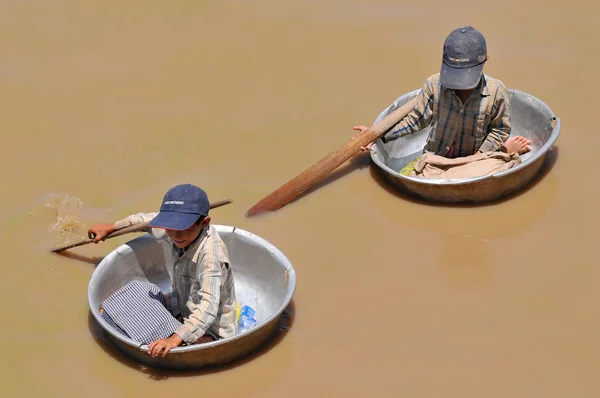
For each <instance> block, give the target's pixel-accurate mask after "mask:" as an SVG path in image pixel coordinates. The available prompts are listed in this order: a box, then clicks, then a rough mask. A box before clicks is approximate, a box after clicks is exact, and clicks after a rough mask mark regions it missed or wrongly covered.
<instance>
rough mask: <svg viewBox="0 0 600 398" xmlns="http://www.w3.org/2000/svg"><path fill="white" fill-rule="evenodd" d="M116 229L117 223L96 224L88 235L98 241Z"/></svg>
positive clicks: (95, 241)
mask: <svg viewBox="0 0 600 398" xmlns="http://www.w3.org/2000/svg"><path fill="white" fill-rule="evenodd" d="M116 230H117V228H115V224H95V225H93V226H92V228H90V229H89V230H88V237H89V238H90V239H94V243H98V242H100V241H101V240H104V238H106V236H108V235H110V234H112V233H113V232H115V231H116Z"/></svg>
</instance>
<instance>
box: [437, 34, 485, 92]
mask: <svg viewBox="0 0 600 398" xmlns="http://www.w3.org/2000/svg"><path fill="white" fill-rule="evenodd" d="M486 58H487V44H486V42H485V37H483V35H482V34H481V32H479V31H478V30H476V29H475V28H473V27H472V26H465V27H464V28H458V29H454V30H453V31H452V32H450V34H449V35H448V37H446V41H444V55H443V57H442V69H441V71H440V83H441V85H442V86H444V87H447V88H452V89H457V90H469V89H472V88H475V87H476V86H477V84H478V83H479V80H480V79H481V75H482V74H483V64H484V63H485V60H486Z"/></svg>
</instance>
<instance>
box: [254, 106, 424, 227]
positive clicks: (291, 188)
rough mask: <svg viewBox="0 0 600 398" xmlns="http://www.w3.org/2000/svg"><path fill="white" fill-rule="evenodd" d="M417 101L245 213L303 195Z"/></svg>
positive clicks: (265, 209) (268, 208)
mask: <svg viewBox="0 0 600 398" xmlns="http://www.w3.org/2000/svg"><path fill="white" fill-rule="evenodd" d="M416 101H417V99H416V98H413V99H412V100H411V101H409V102H407V103H406V104H404V105H403V106H401V107H400V108H398V109H396V110H395V111H393V112H392V113H390V114H389V115H388V116H386V117H385V118H383V119H382V120H380V121H379V122H378V123H376V124H375V125H373V126H372V127H371V128H369V129H367V130H365V131H364V132H363V133H361V134H358V135H357V136H356V137H354V138H353V139H352V140H351V141H350V142H348V143H347V144H345V145H343V146H341V147H340V148H339V149H338V150H337V151H334V152H331V153H330V154H329V155H327V156H326V157H325V158H323V159H321V160H320V161H318V162H317V163H315V164H313V165H312V166H311V167H309V168H308V169H306V170H305V171H304V172H302V173H301V174H300V175H298V176H296V177H295V178H293V179H292V180H290V181H289V182H287V183H286V184H285V185H283V186H281V187H280V188H278V189H277V190H275V191H273V192H272V193H271V194H270V195H268V196H267V197H265V198H264V199H262V200H261V201H260V202H258V203H256V204H255V205H254V206H252V207H251V208H250V209H249V210H248V212H247V213H246V216H247V217H251V216H255V215H258V214H261V213H264V212H268V211H275V210H277V209H280V208H281V207H283V206H285V205H286V204H288V203H289V202H290V201H292V200H293V199H295V198H296V197H298V196H299V195H300V194H302V192H304V191H306V190H307V189H308V188H310V187H311V186H313V185H314V184H316V183H317V182H319V181H321V180H322V179H323V178H325V177H327V175H329V174H330V173H331V172H332V171H333V170H335V169H336V168H337V167H338V166H340V165H341V164H342V163H344V162H345V161H347V160H348V159H350V158H351V157H352V156H354V155H355V154H356V153H357V152H358V151H359V150H360V148H361V147H363V146H366V145H368V144H369V143H371V142H373V141H375V140H376V139H378V138H379V137H381V136H382V135H383V134H384V133H385V132H386V131H388V130H389V129H390V128H391V127H392V126H394V125H395V124H397V123H398V122H399V121H400V120H402V119H403V118H404V117H405V116H406V115H408V113H409V112H410V111H411V110H412V109H413V107H414V105H415V103H416Z"/></svg>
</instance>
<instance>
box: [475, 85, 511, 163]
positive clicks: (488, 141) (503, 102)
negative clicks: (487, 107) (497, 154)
mask: <svg viewBox="0 0 600 398" xmlns="http://www.w3.org/2000/svg"><path fill="white" fill-rule="evenodd" d="M491 118H492V119H491V120H490V125H489V131H488V134H487V137H486V138H485V141H483V144H481V148H479V150H480V151H481V152H488V151H497V150H498V149H500V147H501V146H502V145H503V144H504V143H505V142H506V140H507V139H508V137H509V136H510V128H511V125H510V102H509V100H508V91H507V90H506V88H505V87H502V86H501V87H499V88H498V91H497V92H496V98H495V101H494V105H493V107H492V115H491Z"/></svg>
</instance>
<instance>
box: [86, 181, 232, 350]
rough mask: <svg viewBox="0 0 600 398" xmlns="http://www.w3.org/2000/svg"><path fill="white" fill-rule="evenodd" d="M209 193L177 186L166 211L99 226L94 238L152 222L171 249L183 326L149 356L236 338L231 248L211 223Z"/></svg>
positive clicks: (174, 304) (174, 300) (175, 300)
mask: <svg viewBox="0 0 600 398" xmlns="http://www.w3.org/2000/svg"><path fill="white" fill-rule="evenodd" d="M209 209H210V203H209V201H208V197H207V195H206V193H205V192H204V191H203V190H202V189H200V188H199V187H197V186H194V185H191V184H183V185H178V186H176V187H173V188H171V189H170V190H169V191H168V192H167V193H166V194H165V196H164V198H163V202H162V205H161V207H160V212H158V213H138V214H134V215H131V216H129V217H126V218H124V219H122V220H119V221H117V222H116V223H114V224H96V225H94V226H92V228H90V230H89V231H88V235H89V236H90V238H92V239H94V243H98V242H100V241H102V240H103V239H104V238H105V237H106V236H107V235H108V234H110V233H112V232H114V231H116V230H119V229H122V228H125V227H128V226H130V225H136V224H141V223H144V222H147V221H150V224H149V226H150V227H151V228H158V229H159V231H155V230H153V235H154V236H155V237H156V238H157V239H159V240H160V241H162V242H164V243H165V244H167V245H169V246H170V249H171V253H172V256H171V258H172V261H173V262H174V264H173V293H172V294H171V295H170V297H169V299H168V302H169V305H168V306H167V307H168V308H169V310H170V311H171V313H172V314H173V315H174V316H176V317H177V318H178V319H180V320H181V321H182V322H183V323H182V325H181V326H180V327H179V328H178V329H177V330H176V331H175V332H174V333H173V334H172V335H171V336H170V337H168V338H164V339H160V340H156V341H153V342H151V343H150V344H149V354H150V355H152V356H153V357H157V356H159V355H160V354H161V353H162V356H163V357H164V356H165V355H167V354H168V352H169V351H170V350H171V349H172V348H174V347H177V346H179V345H182V344H184V343H185V344H196V343H203V342H210V341H214V340H216V339H219V338H227V337H232V336H234V335H235V334H236V332H237V330H236V322H235V313H236V298H235V288H234V281H233V274H232V271H231V268H230V262H229V255H228V252H227V248H226V247H225V244H224V243H223V241H222V240H221V237H220V236H219V234H218V232H217V231H216V229H215V228H214V227H213V226H211V225H210V217H209V216H208V211H209Z"/></svg>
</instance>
